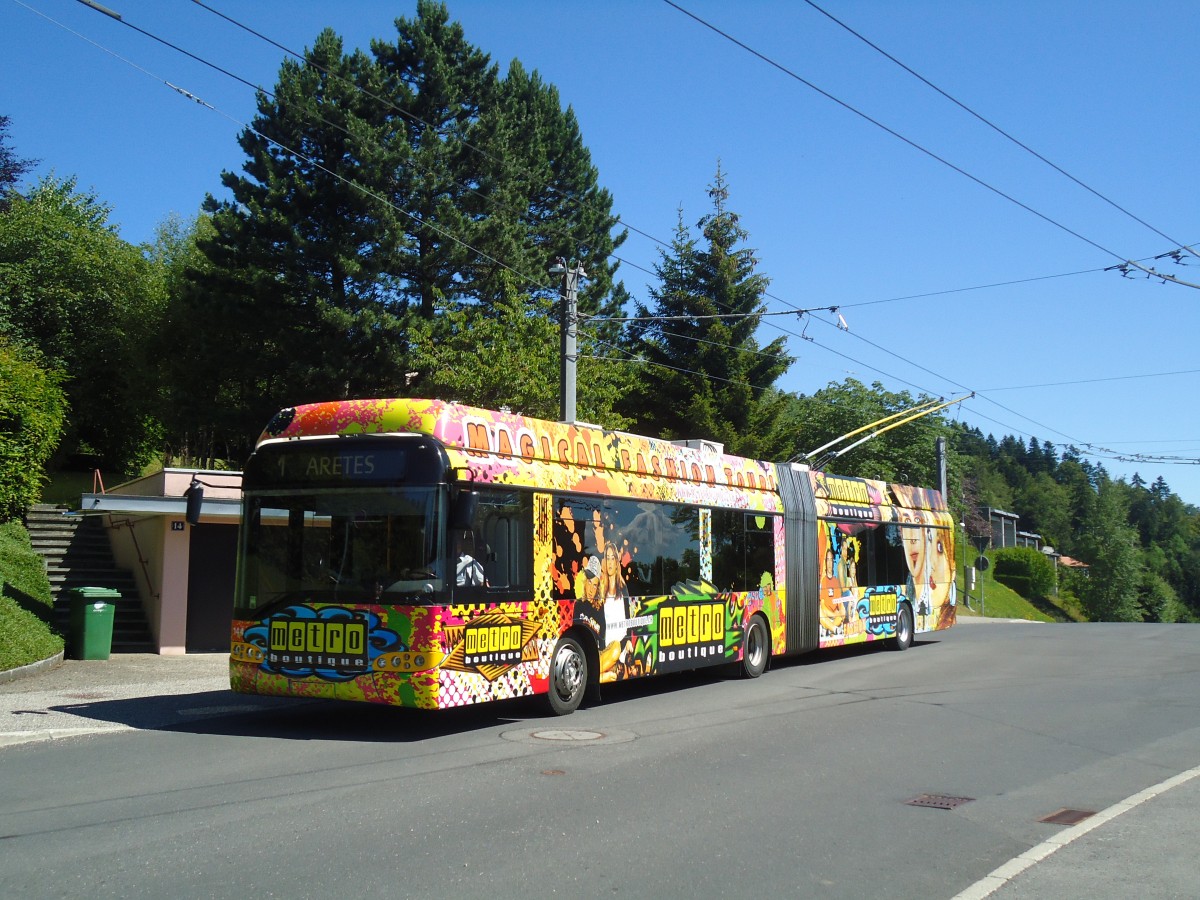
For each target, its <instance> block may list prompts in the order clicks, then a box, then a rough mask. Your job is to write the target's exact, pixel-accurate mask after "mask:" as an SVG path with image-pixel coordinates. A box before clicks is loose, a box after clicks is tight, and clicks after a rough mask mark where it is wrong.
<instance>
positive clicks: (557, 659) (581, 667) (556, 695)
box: [547, 635, 588, 716]
mask: <svg viewBox="0 0 1200 900" xmlns="http://www.w3.org/2000/svg"><path fill="white" fill-rule="evenodd" d="M587 682H588V663H587V656H586V655H585V654H584V652H583V647H582V646H580V644H579V641H577V640H575V638H573V637H571V636H570V635H563V637H562V638H560V639H559V642H558V644H557V645H555V647H554V655H553V656H551V657H550V693H549V694H548V695H547V696H548V698H549V700H550V709H551V710H553V712H554V714H555V715H559V716H565V715H568V714H570V713H573V712H575V710H576V709H578V708H579V704H580V703H581V702H582V701H583V694H584V691H586V690H587Z"/></svg>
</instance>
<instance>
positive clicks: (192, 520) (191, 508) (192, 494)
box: [183, 481, 204, 525]
mask: <svg viewBox="0 0 1200 900" xmlns="http://www.w3.org/2000/svg"><path fill="white" fill-rule="evenodd" d="M183 497H184V499H185V500H187V511H186V512H185V513H184V518H185V519H187V523H188V524H189V525H199V524H200V507H201V506H203V505H204V488H203V487H201V486H200V483H199V482H197V481H193V482H192V483H191V486H190V487H188V489H187V490H186V491H184V492H183Z"/></svg>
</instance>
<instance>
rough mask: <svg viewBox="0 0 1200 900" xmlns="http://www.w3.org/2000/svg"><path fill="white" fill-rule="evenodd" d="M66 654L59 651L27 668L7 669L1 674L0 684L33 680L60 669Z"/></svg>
mask: <svg viewBox="0 0 1200 900" xmlns="http://www.w3.org/2000/svg"><path fill="white" fill-rule="evenodd" d="M64 652H65V651H63V650H59V651H58V652H57V653H55V654H54V655H53V656H51V657H49V658H48V659H43V660H41V661H39V662H35V663H30V664H29V665H27V666H19V667H17V668H15V669H6V670H5V671H3V672H0V684H8V683H9V682H10V681H18V680H20V679H22V678H32V677H33V676H34V675H41V674H42V673H43V672H48V671H50V670H51V669H55V668H58V667H59V666H61V665H62V661H63V654H64Z"/></svg>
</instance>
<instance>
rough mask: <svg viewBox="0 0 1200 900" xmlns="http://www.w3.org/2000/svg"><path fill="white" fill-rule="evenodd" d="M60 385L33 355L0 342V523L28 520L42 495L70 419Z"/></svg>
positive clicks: (56, 377)
mask: <svg viewBox="0 0 1200 900" xmlns="http://www.w3.org/2000/svg"><path fill="white" fill-rule="evenodd" d="M61 382H62V376H61V375H60V374H59V373H58V372H55V371H47V370H46V369H43V368H42V367H41V366H40V365H38V362H37V358H36V356H35V355H34V354H33V353H31V352H28V351H24V350H21V349H20V348H18V347H16V346H14V345H12V344H9V343H7V342H5V341H3V340H2V339H0V522H6V521H8V520H10V519H15V518H17V517H18V516H21V515H23V514H24V512H25V510H26V509H28V508H29V506H30V505H31V504H33V503H35V502H37V499H38V497H39V495H40V494H41V489H42V484H43V482H44V481H45V480H46V475H45V471H44V469H45V464H46V460H48V459H49V458H50V454H51V453H53V452H54V449H55V447H57V446H58V441H59V438H61V437H62V430H63V419H64V417H65V416H66V400H65V398H64V395H63V390H62V387H61Z"/></svg>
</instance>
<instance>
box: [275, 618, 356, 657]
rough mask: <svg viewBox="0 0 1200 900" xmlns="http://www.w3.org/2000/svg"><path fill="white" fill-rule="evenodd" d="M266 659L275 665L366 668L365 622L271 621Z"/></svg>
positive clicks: (343, 620)
mask: <svg viewBox="0 0 1200 900" xmlns="http://www.w3.org/2000/svg"><path fill="white" fill-rule="evenodd" d="M267 662H269V663H271V664H272V665H278V666H289V667H291V666H314V667H317V668H323V669H340V670H350V669H360V670H361V669H365V668H367V665H368V658H367V622H366V620H365V619H361V618H357V617H356V618H354V619H350V620H346V619H341V620H320V619H286V618H276V619H272V620H271V632H270V640H269V642H268V645H267Z"/></svg>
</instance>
